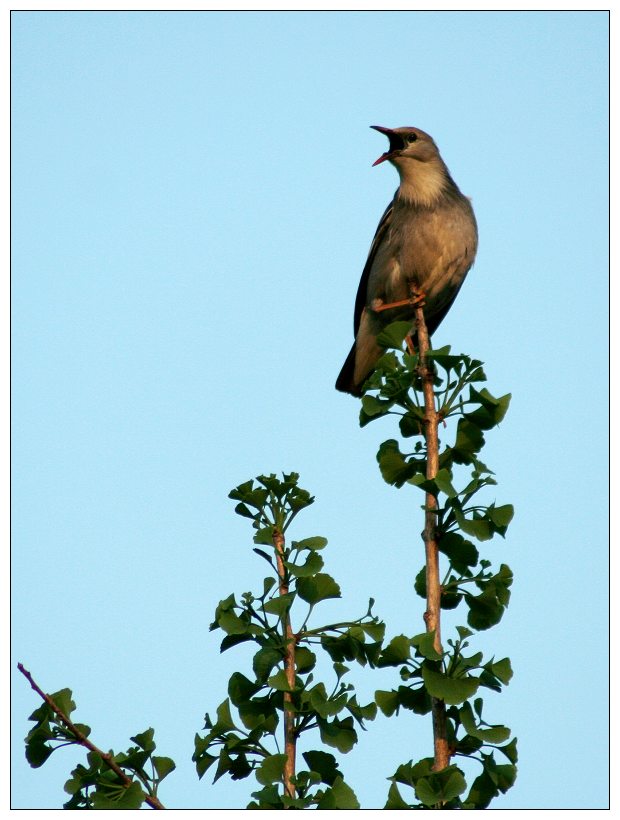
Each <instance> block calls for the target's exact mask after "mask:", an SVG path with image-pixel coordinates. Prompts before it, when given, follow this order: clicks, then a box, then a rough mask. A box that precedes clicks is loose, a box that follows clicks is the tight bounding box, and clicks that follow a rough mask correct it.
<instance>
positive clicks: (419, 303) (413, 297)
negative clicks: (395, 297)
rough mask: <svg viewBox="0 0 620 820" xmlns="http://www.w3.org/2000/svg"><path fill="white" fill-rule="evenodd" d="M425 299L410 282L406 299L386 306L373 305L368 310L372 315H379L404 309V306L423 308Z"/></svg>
mask: <svg viewBox="0 0 620 820" xmlns="http://www.w3.org/2000/svg"><path fill="white" fill-rule="evenodd" d="M425 299H426V294H425V293H424V291H421V290H418V289H417V288H416V286H415V285H414V284H413V283H412V282H410V283H409V298H408V299H399V301H398V302H387V304H373V305H372V306H371V308H370V309H371V310H372V311H373V312H374V313H381V312H382V311H384V310H392V309H393V308H399V307H405V306H406V305H410V306H411V307H423V306H424V300H425ZM376 301H378V300H375V302H376Z"/></svg>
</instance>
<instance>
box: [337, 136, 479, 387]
mask: <svg viewBox="0 0 620 820" xmlns="http://www.w3.org/2000/svg"><path fill="white" fill-rule="evenodd" d="M370 127H371V128H374V129H375V130H376V131H379V132H380V133H381V134H385V136H386V137H387V138H388V140H389V147H388V150H387V151H385V153H383V154H382V155H381V156H380V157H379V158H378V159H377V160H376V162H374V163H373V167H374V166H375V165H379V164H380V163H382V162H385V161H386V160H387V161H388V162H390V163H391V164H392V165H393V166H394V167H395V168H396V170H397V171H398V174H399V177H400V185H399V187H398V189H397V190H396V193H395V194H394V198H393V200H392V201H391V202H390V204H389V205H388V207H387V208H386V210H385V213H384V214H383V216H382V217H381V221H380V222H379V225H378V227H377V230H376V233H375V236H374V239H373V241H372V244H371V246H370V251H369V253H368V259H367V261H366V265H365V266H364V270H363V271H362V278H361V280H360V284H359V287H358V290H357V296H356V298H355V311H354V319H353V335H354V337H355V341H354V343H353V347H352V348H351V351H350V353H349V355H348V356H347V358H346V361H345V363H344V365H343V367H342V370H341V371H340V375H339V376H338V378H337V380H336V389H337V390H340V391H342V392H343V393H350V394H351V395H353V396H361V395H362V394H363V389H362V388H363V385H364V382H365V381H366V379H367V378H368V377H369V376H370V374H371V373H372V371H373V370H374V368H375V365H376V364H377V361H378V360H379V359H380V358H381V356H382V355H383V353H384V352H385V351H384V349H383V348H382V347H381V346H380V345H379V343H378V342H377V336H378V335H379V333H381V331H382V330H383V329H384V328H385V327H386V326H387V325H389V324H391V323H392V322H395V321H403V320H406V321H408V320H411V322H412V331H411V335H412V336H413V335H414V334H415V331H414V330H413V322H414V317H415V301H414V299H413V298H412V294H413V293H416V294H418V298H417V301H418V303H420V302H421V300H423V302H422V303H423V305H424V307H423V310H424V318H425V322H426V326H427V329H428V333H429V335H432V333H433V332H434V331H435V330H436V329H437V327H438V326H439V324H440V323H441V321H442V320H443V318H444V317H445V315H446V313H447V312H448V310H449V309H450V307H451V305H452V303H453V302H454V300H455V298H456V295H457V293H458V292H459V289H460V287H461V285H462V284H463V281H464V279H465V276H466V275H467V272H468V271H469V269H470V268H471V266H472V265H473V263H474V259H475V257H476V251H477V249H478V228H477V224H476V217H475V215H474V211H473V208H472V205H471V202H470V200H469V198H468V197H466V196H464V195H463V194H462V193H461V191H460V190H459V188H458V186H457V184H456V182H455V181H454V180H453V179H452V176H451V175H450V172H449V170H448V167H447V166H446V164H445V162H444V161H443V159H442V158H441V155H440V153H439V149H438V148H437V145H436V144H435V142H434V140H433V138H432V137H431V136H430V135H429V134H427V133H426V132H425V131H422V130H421V129H420V128H414V127H410V126H403V127H401V128H385V127H384V126H381V125H371V126H370Z"/></svg>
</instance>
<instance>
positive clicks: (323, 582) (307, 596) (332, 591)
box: [296, 572, 340, 604]
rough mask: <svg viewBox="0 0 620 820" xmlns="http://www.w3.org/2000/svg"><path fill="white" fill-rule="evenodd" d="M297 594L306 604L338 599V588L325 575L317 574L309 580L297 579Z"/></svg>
mask: <svg viewBox="0 0 620 820" xmlns="http://www.w3.org/2000/svg"><path fill="white" fill-rule="evenodd" d="M296 588H297V594H298V595H299V597H300V598H302V599H303V600H304V601H306V603H308V604H316V603H318V602H319V601H324V600H326V599H327V598H340V587H339V586H338V584H337V583H336V582H335V581H334V579H333V578H332V577H331V575H327V573H324V572H319V573H317V574H316V575H314V576H313V577H311V578H298V579H297V586H296Z"/></svg>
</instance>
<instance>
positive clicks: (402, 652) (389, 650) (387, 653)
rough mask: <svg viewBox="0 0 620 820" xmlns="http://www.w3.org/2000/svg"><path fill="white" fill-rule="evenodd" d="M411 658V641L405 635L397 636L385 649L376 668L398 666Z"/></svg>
mask: <svg viewBox="0 0 620 820" xmlns="http://www.w3.org/2000/svg"><path fill="white" fill-rule="evenodd" d="M410 658H411V641H410V640H409V638H407V637H406V636H405V635H397V636H396V637H395V638H392V640H391V641H390V642H389V644H388V645H387V646H386V647H385V649H384V650H383V652H382V653H381V656H380V657H379V662H378V663H377V666H400V665H401V664H402V663H405V662H406V661H408V660H409V659H410Z"/></svg>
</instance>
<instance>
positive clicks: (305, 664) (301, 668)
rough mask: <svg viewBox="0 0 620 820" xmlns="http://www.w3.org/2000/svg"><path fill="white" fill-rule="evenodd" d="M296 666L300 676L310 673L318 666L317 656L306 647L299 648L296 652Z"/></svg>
mask: <svg viewBox="0 0 620 820" xmlns="http://www.w3.org/2000/svg"><path fill="white" fill-rule="evenodd" d="M295 665H296V667H297V672H298V673H299V674H302V675H303V674H305V673H306V672H310V670H311V669H314V667H315V665H316V655H315V654H314V652H311V651H310V650H309V649H307V648H306V647H305V646H298V647H297V649H296V650H295Z"/></svg>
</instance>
